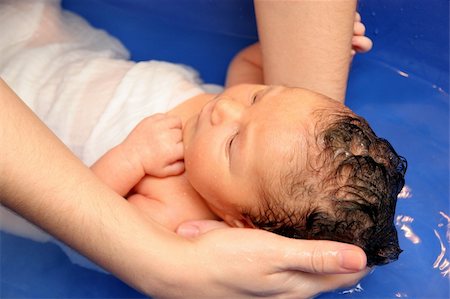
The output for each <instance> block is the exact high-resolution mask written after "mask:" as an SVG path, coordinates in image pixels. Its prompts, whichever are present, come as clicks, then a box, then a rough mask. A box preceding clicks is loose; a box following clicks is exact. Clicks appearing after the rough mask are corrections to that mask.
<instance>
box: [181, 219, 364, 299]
mask: <svg viewBox="0 0 450 299" xmlns="http://www.w3.org/2000/svg"><path fill="white" fill-rule="evenodd" d="M177 233H178V234H179V235H182V236H184V237H188V238H190V240H191V242H192V246H188V247H191V249H190V250H189V251H188V256H189V260H190V261H192V264H191V265H189V266H188V268H190V270H189V269H188V270H187V271H189V272H186V274H185V275H186V277H185V278H184V279H192V283H187V284H186V285H188V286H192V290H189V288H188V289H184V290H183V297H185V298H190V297H191V295H192V297H196V298H199V297H198V293H195V292H194V288H195V286H198V284H199V282H201V283H204V285H205V286H207V288H206V289H205V298H251V297H264V298H275V297H277V298H278V297H280V296H282V297H286V298H310V297H313V296H315V295H317V294H319V293H321V292H325V291H331V290H334V289H337V288H340V287H343V286H350V285H353V284H355V283H356V282H357V281H358V280H360V279H361V278H362V277H363V276H364V275H366V274H367V272H368V269H366V268H365V264H366V256H365V254H364V252H363V251H362V250H361V249H360V248H358V247H356V246H353V245H349V244H343V243H338V242H332V241H309V240H294V239H289V238H285V237H281V236H278V235H275V234H272V233H269V232H266V231H262V230H256V229H238V228H228V227H227V225H226V224H224V223H223V222H217V221H212V220H208V221H193V222H187V223H184V224H182V225H181V226H180V227H179V228H178V230H177ZM199 261H201V264H198V262H199ZM187 264H189V263H187ZM191 273H195V275H192V274H191ZM318 274H320V275H318ZM194 294H195V295H194Z"/></svg>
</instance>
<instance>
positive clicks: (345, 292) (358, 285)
mask: <svg viewBox="0 0 450 299" xmlns="http://www.w3.org/2000/svg"><path fill="white" fill-rule="evenodd" d="M362 291H364V289H363V287H362V286H361V283H358V284H357V285H356V286H354V287H353V288H351V289H349V290H345V291H342V292H340V294H342V295H348V294H353V293H360V292H362Z"/></svg>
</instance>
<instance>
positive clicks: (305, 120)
mask: <svg viewBox="0 0 450 299" xmlns="http://www.w3.org/2000/svg"><path fill="white" fill-rule="evenodd" d="M342 106H343V105H342V104H340V103H338V102H337V101H332V100H329V99H327V98H325V97H323V96H321V95H318V94H315V93H312V92H310V91H307V90H303V89H297V88H295V89H294V88H286V87H281V86H265V85H238V86H234V87H231V88H229V89H226V90H225V91H224V92H223V93H221V94H219V95H217V96H216V97H215V98H214V99H213V100H211V101H210V102H208V103H207V104H206V105H205V106H204V107H203V108H202V110H201V112H200V113H199V114H198V115H197V116H194V117H193V118H191V119H190V120H189V121H188V122H187V123H186V126H185V128H184V133H183V134H184V136H183V142H184V145H185V166H186V173H187V175H188V179H189V181H190V183H191V184H192V186H193V187H194V188H195V189H196V190H197V191H198V192H199V193H200V195H202V197H203V198H204V199H205V200H206V201H207V203H208V204H209V206H210V208H211V209H212V210H213V211H214V212H215V213H217V215H219V216H220V217H222V218H223V219H224V220H225V221H226V222H228V223H229V224H230V225H237V226H239V225H240V223H245V219H242V216H241V214H242V213H241V212H242V211H250V210H252V209H258V208H260V207H261V205H260V203H259V201H258V198H259V197H260V196H259V193H258V186H260V185H261V184H262V182H263V181H262V179H261V178H263V177H265V178H278V177H279V176H280V174H281V173H282V172H281V171H282V169H285V167H292V165H296V167H298V168H299V169H302V168H304V167H305V166H306V157H307V152H306V149H307V136H308V134H312V132H313V130H314V124H315V122H316V121H317V120H316V119H315V118H314V116H313V114H312V112H314V111H315V110H317V109H322V108H325V109H331V110H338V109H340V108H342ZM264 182H267V180H264Z"/></svg>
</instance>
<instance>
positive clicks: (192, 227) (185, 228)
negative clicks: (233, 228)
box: [176, 220, 230, 238]
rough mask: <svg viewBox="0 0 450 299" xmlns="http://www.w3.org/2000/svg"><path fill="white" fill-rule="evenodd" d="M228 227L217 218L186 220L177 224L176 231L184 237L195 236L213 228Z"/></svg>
mask: <svg viewBox="0 0 450 299" xmlns="http://www.w3.org/2000/svg"><path fill="white" fill-rule="evenodd" d="M229 227H230V226H228V224H226V223H225V222H223V221H217V220H195V221H186V222H183V223H182V224H180V226H178V228H177V230H176V233H177V234H178V235H180V236H182V237H185V238H195V237H198V236H200V235H202V234H204V233H207V232H209V231H212V230H215V229H220V228H229Z"/></svg>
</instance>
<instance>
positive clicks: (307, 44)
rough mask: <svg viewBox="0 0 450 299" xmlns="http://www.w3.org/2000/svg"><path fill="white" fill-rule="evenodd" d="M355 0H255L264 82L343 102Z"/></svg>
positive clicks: (349, 58)
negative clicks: (312, 92) (305, 90)
mask: <svg viewBox="0 0 450 299" xmlns="http://www.w3.org/2000/svg"><path fill="white" fill-rule="evenodd" d="M355 9H356V0H338V1H309V0H289V1H285V0H280V1H272V0H255V13H256V19H257V23H258V35H259V39H260V42H261V48H262V53H263V64H264V80H265V83H266V84H270V85H272V84H273V85H286V86H292V87H302V88H306V89H310V90H313V91H316V92H319V93H322V94H324V95H327V96H329V97H331V98H332V99H336V100H339V101H342V102H343V101H344V98H345V91H346V86H347V78H348V72H349V67H350V60H351V54H350V53H351V44H352V36H353V23H354V19H355V17H354V15H355Z"/></svg>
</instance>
